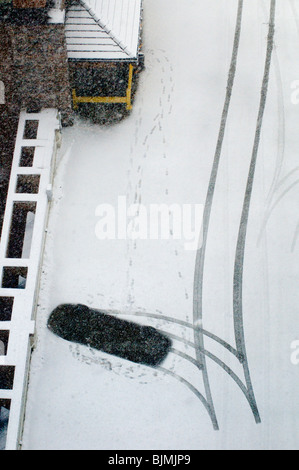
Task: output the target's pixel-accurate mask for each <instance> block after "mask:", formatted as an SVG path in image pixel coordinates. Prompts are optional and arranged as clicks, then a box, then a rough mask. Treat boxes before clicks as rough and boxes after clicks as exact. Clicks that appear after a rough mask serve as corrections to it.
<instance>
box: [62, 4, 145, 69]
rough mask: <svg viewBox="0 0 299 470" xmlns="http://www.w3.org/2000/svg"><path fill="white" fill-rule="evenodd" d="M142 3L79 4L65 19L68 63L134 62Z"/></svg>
mask: <svg viewBox="0 0 299 470" xmlns="http://www.w3.org/2000/svg"><path fill="white" fill-rule="evenodd" d="M141 2H142V0H80V2H78V3H75V4H73V5H72V6H71V7H70V8H69V9H68V12H67V15H66V41H67V48H68V57H69V59H77V60H84V59H86V60H92V59H94V60H107V59H108V60H111V59H112V60H113V59H116V60H119V59H135V58H137V54H138V43H139V25H140V13H141Z"/></svg>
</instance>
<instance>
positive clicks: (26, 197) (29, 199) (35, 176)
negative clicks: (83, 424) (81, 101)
mask: <svg viewBox="0 0 299 470" xmlns="http://www.w3.org/2000/svg"><path fill="white" fill-rule="evenodd" d="M32 125H33V128H32ZM28 129H29V130H28ZM30 129H31V130H30ZM26 132H27V133H28V132H29V134H30V135H26ZM28 137H30V138H28ZM59 142H60V119H59V114H58V112H57V110H55V109H46V110H42V111H41V112H40V113H36V114H32V113H30V114H29V113H26V112H25V111H22V112H21V114H20V119H19V126H18V133H17V138H16V144H15V151H14V156H13V162H12V169H11V176H10V183H9V189H8V195H7V203H6V209H5V215H4V221H3V229H2V237H1V241H0V340H1V332H2V335H3V332H5V335H8V342H7V341H6V343H7V344H6V345H5V346H7V348H6V347H5V348H4V347H3V346H4V342H3V340H2V350H1V351H0V354H1V352H2V355H0V403H1V400H8V401H9V403H10V411H9V420H8V427H7V433H6V443H5V449H6V450H17V449H19V448H20V444H21V443H20V436H21V431H22V426H23V418H24V406H25V400H26V389H27V379H28V369H29V362H30V353H31V345H32V340H33V337H34V333H35V311H36V302H37V294H38V288H39V280H40V270H41V263H42V256H43V248H44V238H45V232H46V225H47V217H48V209H49V200H50V199H51V182H52V178H53V171H54V166H55V155H56V151H57V147H58V146H59ZM24 152H25V154H24ZM26 152H27V153H26ZM38 180H39V184H38ZM28 181H29V185H28V184H26V182H27V183H28ZM30 182H31V184H30ZM32 182H34V184H32ZM16 205H17V206H18V207H19V208H20V207H24V208H25V215H26V207H27V212H28V207H29V208H31V209H30V210H31V212H30V210H29V213H30V214H31V219H30V217H29V218H28V217H27V219H28V220H29V222H28V224H27V223H26V226H25V232H24V238H25V240H24V247H23V250H21V254H20V253H19V254H17V255H16V254H15V253H14V255H13V257H8V256H11V251H9V246H10V245H11V244H12V243H13V237H14V232H13V230H14V227H16V226H17V223H18V220H15V221H13V217H14V216H13V214H14V212H13V208H14V207H16ZM32 208H33V209H32ZM27 216H28V214H27ZM33 222H34V223H33ZM16 256H18V257H16ZM7 273H8V276H7ZM8 299H10V302H13V304H12V308H11V318H8V317H7V316H4V314H3V312H4V307H5V304H6V301H7V300H8ZM8 309H9V307H8ZM1 319H2V321H1ZM4 349H7V351H4ZM5 352H6V354H5ZM3 353H4V354H3ZM7 371H9V372H11V373H12V372H14V378H13V382H12V381H11V383H8V382H9V381H8V380H7ZM2 403H3V402H2ZM7 403H8V402H6V404H7ZM0 432H1V431H0Z"/></svg>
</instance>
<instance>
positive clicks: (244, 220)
mask: <svg viewBox="0 0 299 470" xmlns="http://www.w3.org/2000/svg"><path fill="white" fill-rule="evenodd" d="M275 9H276V0H271V4H270V18H269V32H268V38H267V53H266V61H265V69H264V76H263V83H262V89H261V98H260V105H259V111H258V118H257V125H256V132H255V138H254V144H253V149H252V156H251V162H250V167H249V173H248V179H247V185H246V191H245V197H244V202H243V208H242V214H241V219H240V226H239V233H238V239H237V247H236V255H235V264H234V289H233V313H234V329H235V338H236V347H237V350H238V351H239V352H240V354H242V356H243V357H244V362H243V370H244V376H245V381H246V384H247V389H248V392H249V394H250V397H251V407H252V410H253V413H254V417H255V420H256V422H260V421H261V419H260V416H259V412H258V409H257V404H256V400H255V395H254V391H253V387H252V382H251V378H250V372H249V366H248V360H247V352H246V344H245V335H244V320H243V274H244V257H245V245H246V234H247V227H248V219H249V210H250V202H251V196H252V190H253V182H254V175H255V168H256V162H257V156H258V151H259V144H260V138H261V130H262V125H263V117H264V111H265V107H266V101H267V96H268V86H269V77H270V67H271V63H272V52H273V48H274V33H275Z"/></svg>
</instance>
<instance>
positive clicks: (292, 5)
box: [23, 0, 299, 449]
mask: <svg viewBox="0 0 299 470" xmlns="http://www.w3.org/2000/svg"><path fill="white" fill-rule="evenodd" d="M241 3H242V2H239V3H238V1H237V0H209V1H208V0H144V53H145V58H146V61H145V65H146V69H145V71H144V72H143V73H142V75H141V80H140V85H139V89H138V94H137V97H136V100H135V103H134V109H133V112H132V114H131V116H130V117H129V118H127V119H126V120H124V121H123V122H121V123H119V124H117V125H114V126H110V127H107V128H103V127H100V126H97V125H91V124H90V123H87V122H83V121H80V120H78V121H77V122H76V124H75V126H74V127H73V128H69V129H65V130H64V131H63V144H62V148H61V151H60V155H59V158H58V166H57V170H56V175H55V186H54V195H53V202H52V207H51V211H50V218H49V227H48V234H47V240H46V250H45V258H44V265H43V276H42V279H41V290H40V297H39V301H38V304H39V306H38V312H37V343H36V348H35V350H34V353H33V357H32V364H31V371H30V383H29V391H28V401H27V410H26V419H25V427H24V436H23V449H246V448H248V449H290V448H292V449H296V448H298V438H299V435H298V434H299V426H298V420H299V417H298V416H299V405H298V398H297V397H298V388H299V369H298V367H299V365H296V362H297V361H296V360H293V361H291V354H292V353H296V350H293V349H292V348H291V345H293V346H294V347H295V346H296V343H294V341H296V340H298V339H299V326H298V321H297V317H298V305H299V290H298V288H297V286H298V284H297V283H298V281H299V263H298V250H299V240H298V232H299V230H298V227H299V217H298V211H297V204H298V199H299V187H298V181H299V180H298V168H299V167H298V162H297V149H298V147H299V133H298V129H299V105H297V104H296V100H295V99H294V96H295V95H294V88H292V84H294V81H295V80H297V79H299V60H298V48H299V1H298V0H290V1H286V0H277V1H276V2H270V0H245V1H244V5H243V11H242V17H241V35H240V43H239V47H238V52H237V68H236V75H235V81H234V84H233V89H232V97H231V101H230V106H229V110H228V114H227V121H226V127H225V134H224V140H223V142H222V147H221V156H220V162H219V168H218V175H217V180H216V186H215V193H214V198H213V204H212V211H211V217H210V220H209V230H208V238H207V245H206V252H205V264H204V273H203V279H202V286H203V324H202V325H203V328H204V329H205V330H207V331H208V332H211V333H213V334H214V335H217V337H218V338H221V339H222V340H224V341H226V342H227V343H229V344H230V345H231V346H232V347H235V346H236V344H235V337H234V323H233V306H234V304H233V288H234V283H233V273H234V262H235V251H236V244H237V237H238V231H239V224H240V216H241V211H242V205H243V199H244V194H245V188H246V182H247V177H248V171H249V165H250V159H251V156H252V153H253V148H254V139H255V135H256V129H257V116H258V110H259V106H260V98H261V88H262V81H263V78H264V70H265V59H266V52H267V45H268V48H269V37H268V33H269V15H270V5H271V4H272V6H273V5H274V4H276V5H275V6H276V11H275V13H276V15H275V38H274V41H275V45H274V50H273V53H272V63H271V69H270V76H269V86H268V89H267V102H266V108H265V113H264V116H263V123H262V124H263V125H262V133H261V136H260V141H259V147H258V154H257V164H256V171H255V179H254V185H253V192H252V199H251V204H250V212H249V220H248V229H247V237H246V247H245V248H246V249H245V259H244V274H243V315H244V332H245V340H246V348H247V355H248V365H249V371H250V377H251V381H252V385H253V391H254V396H255V399H256V402H257V407H258V410H259V414H260V418H261V423H260V424H257V423H256V421H255V420H254V416H253V413H252V411H251V409H250V407H249V404H248V402H247V401H246V398H245V396H244V394H243V393H242V391H241V389H240V387H238V383H237V380H235V379H233V377H232V374H231V375H229V374H228V373H227V371H228V369H227V368H225V367H224V368H223V367H221V366H220V365H222V366H223V364H224V363H225V364H226V366H227V367H230V368H231V369H232V370H233V371H234V372H235V374H236V376H234V378H236V377H238V378H239V379H241V380H242V381H243V382H244V375H243V367H242V365H241V364H240V362H239V361H238V360H237V358H236V357H235V356H234V354H231V353H230V352H228V350H227V348H225V347H223V345H220V344H219V342H218V343H217V342H216V341H214V340H212V339H211V338H210V337H208V336H205V339H204V346H205V349H206V350H207V351H209V352H210V353H211V354H213V356H212V355H211V354H210V356H207V357H206V365H207V374H208V379H209V386H210V390H211V396H212V403H213V406H214V408H215V415H216V418H217V422H218V425H219V430H215V429H214V428H213V426H212V420H211V417H210V416H209V413H208V412H207V409H206V408H205V407H204V406H203V403H202V400H201V397H202V396H204V397H205V398H207V395H206V392H207V387H206V383H204V377H205V375H204V374H203V373H202V371H200V370H199V369H198V368H197V367H196V364H194V362H195V359H196V354H195V350H194V347H192V343H193V342H194V337H193V330H192V328H190V327H189V325H192V323H193V291H194V284H193V282H194V269H195V261H196V250H194V249H193V250H186V249H185V248H186V247H185V241H186V240H184V239H175V238H174V237H171V236H170V238H169V239H168V240H161V239H159V240H151V239H136V240H134V239H132V238H130V237H127V239H120V240H118V239H116V240H99V238H98V237H97V236H96V232H95V228H96V224H97V222H98V221H99V217H98V216H96V208H97V207H98V206H99V205H100V204H110V205H111V207H115V208H116V211H117V205H118V201H119V197H120V196H125V197H126V201H127V205H128V206H130V205H131V204H139V205H142V207H145V208H147V207H149V205H150V204H162V203H164V204H167V205H170V204H174V203H175V204H179V205H180V207H182V205H183V204H191V205H194V204H202V205H204V204H205V200H206V194H207V190H208V188H209V179H210V173H211V169H212V165H213V159H214V155H215V149H216V144H217V140H218V135H219V128H220V123H221V115H222V111H223V106H224V101H225V97H226V91H227V80H228V72H229V68H230V63H231V56H232V50H233V43H234V38H235V25H236V18H237V9H238V6H240V4H241ZM267 38H268V41H267ZM268 65H269V64H268ZM264 85H265V83H264ZM264 91H265V90H264ZM292 93H293V95H292ZM292 98H293V99H292ZM218 142H219V140H218ZM195 287H196V286H195ZM66 302H71V303H77V302H80V303H83V304H86V305H89V306H91V307H94V308H102V309H109V310H113V311H118V312H121V313H122V314H123V315H122V317H123V318H126V319H130V320H132V319H133V320H134V321H136V322H141V323H146V324H149V325H153V326H155V327H157V328H160V329H162V330H163V331H166V332H168V333H169V334H171V335H175V336H176V338H175V339H173V347H174V349H175V350H176V353H175V352H171V353H170V354H169V356H168V357H167V359H166V361H165V362H164V363H163V370H156V369H150V368H146V367H144V366H139V365H135V364H133V363H130V362H129V361H125V360H121V359H118V358H116V357H112V356H109V355H107V354H104V353H101V352H99V351H95V350H91V349H90V348H88V347H84V346H78V345H75V344H71V343H68V342H66V341H64V340H62V339H60V338H57V337H56V336H54V335H53V334H52V333H51V332H49V331H48V330H47V328H46V322H47V319H48V317H49V314H50V312H51V311H52V309H53V308H55V307H56V306H57V305H58V304H61V303H66ZM136 312H137V313H138V315H135V316H133V315H134V314H136ZM146 313H148V314H151V316H149V315H147V316H146ZM165 317H171V318H172V319H174V320H177V322H175V321H172V322H170V321H168V320H167V319H166V318H165ZM178 322H181V323H178ZM184 322H185V323H184ZM183 355H185V356H184V357H183ZM186 355H187V356H188V357H189V358H186ZM215 357H216V358H218V359H219V360H220V361H222V362H221V363H220V365H219V361H218V362H217V361H215V360H214V359H213V358H215ZM296 357H297V356H296V354H295V355H293V359H294V358H295V359H296ZM190 358H191V359H190ZM192 359H193V360H192ZM200 394H202V395H200ZM209 403H211V402H210V401H209ZM214 424H215V423H214ZM214 427H215V426H214Z"/></svg>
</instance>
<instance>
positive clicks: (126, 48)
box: [79, 0, 136, 58]
mask: <svg viewBox="0 0 299 470" xmlns="http://www.w3.org/2000/svg"><path fill="white" fill-rule="evenodd" d="M79 3H80V4H81V5H82V6H83V7H84V8H85V9H86V10H87V11H88V13H89V14H90V15H91V16H92V18H93V19H94V20H95V22H96V23H97V24H98V25H99V26H100V27H101V28H103V29H104V31H106V33H107V34H109V36H110V37H111V39H113V41H114V42H115V43H116V44H117V45H118V46H119V47H120V48H121V49H122V50H123V51H124V52H125V53H126V54H127V55H128V56H129V57H131V58H134V57H135V55H136V54H134V53H133V52H132V51H130V50H129V49H128V47H127V46H126V45H125V44H123V42H122V41H121V40H120V39H119V38H118V37H117V36H116V35H115V34H114V33H113V31H112V30H111V29H110V28H109V26H108V25H107V24H105V23H104V22H103V21H102V20H100V19H99V18H98V17H97V15H96V13H95V12H94V10H93V9H92V8H91V7H90V6H89V5H88V4H87V3H86V1H85V0H79Z"/></svg>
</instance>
